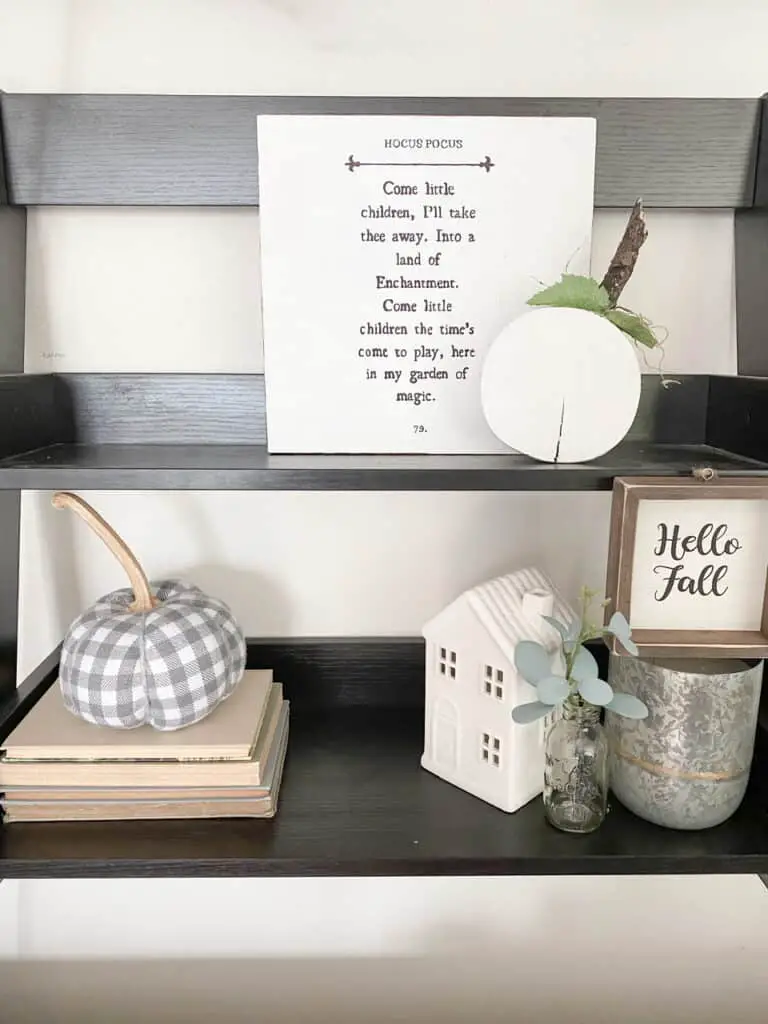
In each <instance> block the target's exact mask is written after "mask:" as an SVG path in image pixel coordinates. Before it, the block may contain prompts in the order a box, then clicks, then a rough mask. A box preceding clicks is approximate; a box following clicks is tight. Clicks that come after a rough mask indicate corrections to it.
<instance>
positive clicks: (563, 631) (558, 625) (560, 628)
mask: <svg viewBox="0 0 768 1024" xmlns="http://www.w3.org/2000/svg"><path fill="white" fill-rule="evenodd" d="M541 617H542V619H544V621H545V622H548V623H549V625H550V626H551V627H552V629H556V630H557V632H558V633H559V634H560V636H561V637H562V639H563V640H567V639H568V627H567V626H566V625H565V623H563V622H561V621H560V619H555V618H553V617H552V616H551V615H542V616H541Z"/></svg>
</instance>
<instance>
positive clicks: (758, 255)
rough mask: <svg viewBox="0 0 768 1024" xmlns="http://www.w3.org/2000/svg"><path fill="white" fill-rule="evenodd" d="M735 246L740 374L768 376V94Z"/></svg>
mask: <svg viewBox="0 0 768 1024" xmlns="http://www.w3.org/2000/svg"><path fill="white" fill-rule="evenodd" d="M734 246H735V261H736V342H737V353H738V354H737V368H738V373H739V374H740V375H743V376H749V377H768V96H763V98H762V100H761V111H760V124H759V127H758V131H757V139H756V145H755V191H754V198H753V205H752V207H751V208H749V207H748V208H744V209H739V210H736V213H735V223H734Z"/></svg>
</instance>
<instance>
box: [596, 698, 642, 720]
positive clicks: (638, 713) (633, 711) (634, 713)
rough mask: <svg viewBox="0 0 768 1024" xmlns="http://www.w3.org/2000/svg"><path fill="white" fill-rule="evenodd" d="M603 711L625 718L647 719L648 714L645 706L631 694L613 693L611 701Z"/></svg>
mask: <svg viewBox="0 0 768 1024" xmlns="http://www.w3.org/2000/svg"><path fill="white" fill-rule="evenodd" d="M605 710H606V711H613V712H615V713H616V714H617V715H623V716H624V717H625V718H647V717H648V714H649V712H648V707H647V705H646V704H644V703H643V702H642V701H641V700H640V698H639V697H633V696H632V694H631V693H614V695H613V700H612V701H611V702H610V704H606V705H605Z"/></svg>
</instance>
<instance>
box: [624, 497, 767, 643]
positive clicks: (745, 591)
mask: <svg viewBox="0 0 768 1024" xmlns="http://www.w3.org/2000/svg"><path fill="white" fill-rule="evenodd" d="M767 581H768V482H767V481H765V480H763V479H761V478H744V479H737V478H731V479H725V480H720V481H713V482H709V483H705V482H699V481H697V480H682V481H674V480H668V479H663V478H654V479H650V480H649V479H643V478H636V479H634V480H633V479H619V480H616V482H615V484H614V504H613V525H612V530H611V544H610V551H609V569H608V585H607V588H606V594H607V596H608V597H609V598H610V599H611V602H612V603H611V605H610V606H609V609H608V612H609V613H612V612H613V611H620V612H622V613H623V614H624V615H625V616H626V617H627V619H628V620H629V622H630V624H631V626H632V636H633V638H634V639H635V642H636V643H637V645H638V647H639V648H640V649H641V653H646V654H648V653H668V654H674V655H677V654H684V653H693V652H695V653H697V654H699V655H702V654H711V655H712V656H716V657H722V656H723V655H724V654H725V655H729V654H730V655H731V656H734V657H743V656H749V655H752V656H759V657H763V656H765V654H768V606H767V605H766V582H767Z"/></svg>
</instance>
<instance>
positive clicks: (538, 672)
mask: <svg viewBox="0 0 768 1024" xmlns="http://www.w3.org/2000/svg"><path fill="white" fill-rule="evenodd" d="M515 667H516V668H517V671H518V672H519V673H520V675H521V676H522V677H523V679H525V680H526V681H527V682H529V683H532V684H533V685H534V686H535V685H536V683H538V682H540V681H541V680H542V679H546V678H547V676H551V675H552V664H551V659H550V657H549V655H548V654H547V652H546V650H545V649H544V648H543V647H542V646H541V644H537V643H536V641H535V640H521V641H520V643H519V644H517V645H516V647H515Z"/></svg>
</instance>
